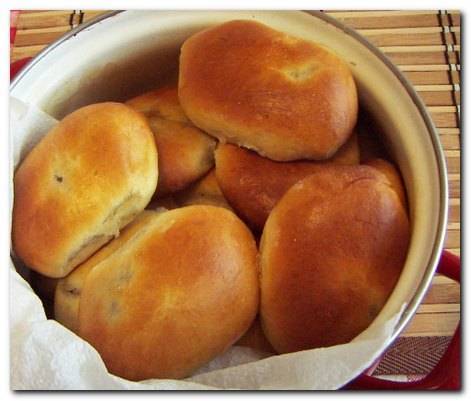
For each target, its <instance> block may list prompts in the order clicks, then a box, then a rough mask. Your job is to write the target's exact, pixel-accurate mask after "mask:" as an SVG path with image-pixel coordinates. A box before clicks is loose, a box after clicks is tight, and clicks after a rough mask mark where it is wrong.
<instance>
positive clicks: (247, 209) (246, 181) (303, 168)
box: [216, 135, 359, 231]
mask: <svg viewBox="0 0 471 401" xmlns="http://www.w3.org/2000/svg"><path fill="white" fill-rule="evenodd" d="M358 154H359V153H358V144H357V142H356V136H355V135H354V136H353V137H352V139H350V140H349V141H348V142H347V143H346V144H345V145H344V146H342V148H341V149H340V150H339V152H337V153H336V154H335V155H334V157H333V158H332V159H328V161H325V162H315V161H298V162H275V161H273V160H270V159H267V158H265V157H262V156H259V155H258V154H257V153H255V152H252V151H249V150H247V149H244V148H239V147H238V146H236V145H229V144H227V145H223V144H219V145H218V147H217V150H216V177H217V179H218V182H219V185H220V187H221V190H222V192H223V193H224V196H225V197H226V199H227V200H228V202H229V204H230V205H231V206H232V207H233V208H234V210H235V211H236V212H237V214H238V215H239V216H241V217H242V219H244V220H245V221H246V222H247V223H248V224H249V225H250V226H251V227H252V228H254V229H256V230H259V231H261V230H262V229H263V226H264V224H265V221H266V220H267V218H268V215H269V214H270V212H271V210H272V209H273V208H274V207H275V205H276V203H277V202H278V201H279V200H280V199H281V197H282V196H283V194H284V193H285V192H286V191H287V190H288V189H289V188H290V187H291V186H292V185H293V184H295V183H296V182H298V181H299V180H301V179H302V178H304V177H306V176H307V175H310V174H312V173H314V172H316V171H319V170H322V169H324V168H326V167H327V166H328V165H331V164H334V163H337V164H344V163H346V164H350V163H358V161H359V157H358ZM337 155H338V156H337Z"/></svg>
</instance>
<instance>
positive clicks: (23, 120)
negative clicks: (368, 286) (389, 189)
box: [10, 98, 400, 390]
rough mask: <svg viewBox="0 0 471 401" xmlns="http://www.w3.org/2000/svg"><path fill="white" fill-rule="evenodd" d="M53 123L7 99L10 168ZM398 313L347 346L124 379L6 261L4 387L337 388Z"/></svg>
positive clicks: (376, 349) (374, 349)
mask: <svg viewBox="0 0 471 401" xmlns="http://www.w3.org/2000/svg"><path fill="white" fill-rule="evenodd" d="M56 123H57V121H56V120H55V119H53V118H52V117H51V116H49V115H47V114H46V113H44V112H42V111H41V110H39V109H37V108H35V107H33V106H29V105H26V104H24V103H23V102H22V101H20V100H18V99H15V98H10V135H11V138H12V144H13V149H12V152H13V154H12V159H13V162H14V165H15V167H16V165H17V164H18V162H19V161H20V160H21V159H22V158H23V157H24V156H25V155H26V154H27V153H28V152H29V151H30V150H31V149H32V147H33V146H34V145H35V144H36V143H37V142H38V141H39V140H40V138H41V137H42V136H43V135H44V134H46V133H47V131H48V130H49V129H50V128H51V127H53V126H54V125H55V124H56ZM12 189H13V187H12V186H11V187H10V190H11V191H12ZM12 197H13V194H12V193H11V194H10V199H12ZM10 212H11V211H10ZM399 316H400V312H398V314H397V315H395V316H394V317H393V318H391V319H390V320H389V321H387V322H386V323H385V324H373V325H372V326H371V327H370V328H369V329H368V330H366V331H365V332H363V333H362V334H360V335H359V336H358V337H357V338H356V339H355V340H353V341H352V342H351V343H349V344H344V345H339V346H334V347H328V348H320V349H315V350H310V351H302V352H296V353H291V354H285V355H277V356H271V355H267V354H264V353H262V352H260V351H257V350H253V349H250V348H246V347H237V346H234V347H231V348H230V349H229V350H228V351H227V352H226V353H225V354H223V355H221V356H219V357H218V358H216V359H214V360H213V361H212V362H210V363H209V364H208V365H207V366H204V367H202V368H201V369H199V370H198V372H196V373H195V374H194V375H193V376H192V377H190V378H187V379H185V380H157V379H154V380H146V381H142V382H131V381H128V380H124V379H121V378H119V377H117V376H114V375H111V374H109V373H108V372H107V370H106V367H105V365H104V363H103V361H102V360H101V358H100V355H99V354H98V352H97V351H96V350H95V349H94V348H93V347H92V346H91V345H90V344H88V343H87V342H85V341H84V340H82V339H81V338H80V337H78V336H77V335H75V334H74V333H72V332H71V331H69V330H68V329H66V328H65V327H63V326H62V325H60V324H59V323H57V322H56V321H55V320H50V319H49V320H48V319H47V318H46V315H45V312H44V309H43V306H42V303H41V301H40V299H39V298H38V297H37V296H36V294H35V293H34V292H33V290H32V289H31V287H30V285H29V284H28V283H27V282H26V281H25V280H24V279H23V278H22V277H21V276H20V275H19V274H18V273H17V272H16V270H15V267H14V265H13V263H11V264H10V367H11V369H10V385H11V388H12V389H14V390H120V389H121V390H220V389H243V390H257V389H259V390H275V389H284V390H287V389H289V390H295V389H297V390H316V389H319V390H328V389H337V388H339V387H341V386H342V385H344V384H346V383H347V382H349V381H350V380H351V379H352V378H354V377H355V376H357V375H358V374H359V373H361V372H362V371H363V370H365V369H366V368H368V367H369V366H370V365H371V364H372V362H373V361H374V360H375V359H376V358H377V357H378V356H379V355H380V354H381V352H382V350H383V349H384V347H385V346H386V345H387V344H388V342H389V339H390V336H391V333H392V331H393V328H394V325H395V323H396V321H397V319H398V318H399Z"/></svg>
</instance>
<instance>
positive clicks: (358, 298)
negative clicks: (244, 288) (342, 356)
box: [260, 166, 409, 353]
mask: <svg viewBox="0 0 471 401" xmlns="http://www.w3.org/2000/svg"><path fill="white" fill-rule="evenodd" d="M408 244H409V222H408V217H407V214H406V211H405V209H404V207H403V205H402V204H401V202H400V200H399V198H398V196H397V195H396V193H395V191H394V190H393V189H392V188H391V187H390V186H389V185H388V184H387V183H386V182H385V181H384V177H382V174H381V173H378V172H377V171H376V170H375V169H374V168H372V167H369V166H334V167H332V168H331V169H329V170H323V171H319V172H317V173H315V174H313V175H311V176H309V177H306V178H305V179H303V180H301V181H299V182H298V183H297V184H295V185H294V186H293V187H292V188H291V189H290V190H289V191H288V192H287V193H286V194H285V195H284V196H283V198H282V199H281V200H280V201H279V202H278V204H277V205H276V207H275V208H274V209H273V211H272V212H271V214H270V217H269V218H268V220H267V223H266V224H265V228H264V230H263V235H262V241H261V249H260V252H261V269H262V280H261V310H260V315H261V319H262V327H263V330H264V332H265V334H266V336H267V338H268V340H269V341H270V343H271V344H272V346H273V347H274V348H275V350H276V351H278V352H279V353H285V352H294V351H300V350H305V349H310V348H318V347H327V346H331V345H336V344H342V343H347V342H349V341H351V340H352V339H353V338H354V337H356V336H357V335H358V334H360V333H361V332H362V331H363V330H364V329H366V328H367V327H368V326H369V324H370V323H371V322H372V321H373V319H374V318H375V317H376V316H377V314H378V313H379V311H380V310H381V309H382V307H383V305H384V304H385V302H386V301H387V299H388V297H389V295H390V294H391V292H392V290H393V288H394V286H395V285H396V282H397V280H398V278H399V276H400V274H401V270H402V266H403V264H404V261H405V258H406V254H407V249H408Z"/></svg>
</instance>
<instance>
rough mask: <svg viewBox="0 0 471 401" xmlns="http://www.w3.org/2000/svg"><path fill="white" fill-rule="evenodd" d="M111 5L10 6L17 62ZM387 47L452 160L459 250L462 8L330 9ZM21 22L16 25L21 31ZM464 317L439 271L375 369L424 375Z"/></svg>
mask: <svg viewBox="0 0 471 401" xmlns="http://www.w3.org/2000/svg"><path fill="white" fill-rule="evenodd" d="M103 12H105V11H101V10H99V11H97V10H94V11H87V10H59V11H21V12H19V13H15V12H12V18H11V26H12V28H13V29H11V32H12V40H11V42H12V44H11V60H12V61H15V60H19V59H21V58H24V57H31V56H34V55H36V54H37V53H38V52H39V51H40V50H42V49H43V48H44V47H45V46H47V45H48V44H49V43H51V42H52V41H54V40H55V39H57V38H58V37H60V36H61V35H63V34H64V33H65V32H67V31H69V30H70V29H72V28H74V27H76V26H78V25H80V24H82V23H83V22H85V21H88V20H90V19H91V18H94V17H96V16H97V15H99V14H101V13H103ZM325 12H326V13H327V14H329V15H331V16H333V17H335V18H337V19H339V20H340V21H342V22H343V23H345V24H346V25H348V26H349V27H352V28H354V29H356V30H357V31H358V32H359V33H360V34H362V35H363V36H365V37H366V38H367V39H368V40H369V41H370V42H372V43H373V44H375V45H376V46H377V47H378V48H379V49H381V50H382V51H383V52H384V53H385V54H386V55H387V56H388V57H389V58H390V59H391V60H392V61H393V62H394V63H395V64H396V65H397V66H398V67H399V68H400V70H402V71H403V73H404V75H405V76H406V77H407V78H408V79H409V80H410V82H412V84H413V85H414V87H415V89H416V90H417V92H418V93H419V95H420V96H421V97H422V99H423V100H424V102H425V104H426V105H427V107H428V110H429V111H430V113H431V116H432V118H433V120H434V122H435V125H436V126H437V128H438V131H439V133H440V139H441V142H442V145H443V147H444V149H445V155H446V159H447V164H448V178H449V183H450V184H449V185H450V210H449V222H448V231H447V238H446V248H447V249H448V250H450V251H451V252H453V253H455V254H457V255H459V254H460V161H461V159H460V146H461V140H460V101H461V98H460V60H461V53H460V51H461V48H460V37H461V36H460V25H461V24H460V13H459V12H458V11H447V10H427V11H420V10H414V11H378V10H376V11H350V10H335V11H334V10H332V11H325ZM15 27H16V29H15ZM459 317H460V287H459V285H457V284H456V283H454V282H453V281H451V280H449V279H447V278H445V277H443V276H441V275H436V276H435V277H434V279H433V285H432V287H431V289H430V290H429V292H428V294H427V296H426V298H425V300H424V301H423V303H422V305H421V306H420V307H419V310H418V312H417V314H416V316H415V317H414V319H413V320H412V322H411V323H410V324H409V326H408V327H407V329H406V330H405V331H404V332H403V334H402V336H401V338H399V339H398V340H397V341H396V343H395V345H394V346H393V347H391V349H390V351H389V352H388V353H387V354H386V356H385V358H384V360H383V362H382V363H381V364H380V365H379V367H378V368H377V369H376V371H375V374H381V375H397V374H403V375H412V376H414V375H421V374H424V373H425V372H427V371H429V370H430V368H431V367H432V366H433V365H434V364H435V363H436V361H437V360H438V359H439V357H440V356H441V354H442V353H443V351H444V349H445V348H446V346H447V344H448V341H449V339H450V336H451V335H452V334H453V332H454V330H455V327H456V325H457V323H458V320H459Z"/></svg>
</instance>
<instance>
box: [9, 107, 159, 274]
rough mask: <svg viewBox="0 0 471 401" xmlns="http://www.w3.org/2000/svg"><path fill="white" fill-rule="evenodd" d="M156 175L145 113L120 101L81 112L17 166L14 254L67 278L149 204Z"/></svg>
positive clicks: (40, 269) (43, 270)
mask: <svg viewBox="0 0 471 401" xmlns="http://www.w3.org/2000/svg"><path fill="white" fill-rule="evenodd" d="M157 174H158V169H157V151H156V147H155V143H154V139H153V135H152V131H151V130H150V128H149V125H148V124H147V121H146V120H145V118H144V117H143V116H142V115H141V114H140V113H137V112H136V111H134V110H132V109H131V108H130V107H127V106H125V105H124V104H120V103H100V104H94V105H90V106H86V107H83V108H81V109H79V110H76V111H75V112H73V113H71V114H70V115H68V116H67V117H65V118H64V119H63V120H62V121H61V122H59V123H58V124H57V125H56V126H55V127H54V128H53V129H52V130H51V131H50V132H49V133H48V134H47V135H46V136H45V137H44V138H43V139H42V140H41V141H40V142H39V144H38V145H37V146H36V147H35V148H34V149H33V150H32V151H31V152H30V153H29V154H28V156H27V157H26V158H25V159H24V160H23V162H22V163H21V165H20V167H19V168H18V170H17V171H16V174H15V198H14V207H13V227H12V228H13V229H12V231H13V233H12V235H13V246H14V249H15V252H16V253H17V255H18V256H19V257H20V258H21V259H22V260H23V261H24V262H25V264H26V265H28V266H29V267H31V268H32V269H34V270H36V271H38V272H39V273H41V274H43V275H45V276H49V277H64V276H66V275H67V274H68V273H69V272H70V271H71V270H72V269H73V268H74V267H75V266H77V265H79V264H80V263H81V262H83V261H84V260H85V259H87V258H88V257H89V256H90V255H91V254H93V253H94V252H95V251H96V250H97V249H99V248H100V247H101V246H102V245H103V244H105V243H106V242H108V241H109V240H110V239H111V238H113V237H114V236H116V235H117V234H118V233H119V230H120V228H121V227H123V226H125V225H126V224H127V223H129V221H131V220H132V218H133V217H134V216H135V215H136V214H138V213H139V212H141V211H142V210H143V209H144V208H145V206H146V205H147V203H149V200H150V198H151V197H152V195H153V193H154V192H155V188H156V185H157Z"/></svg>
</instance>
